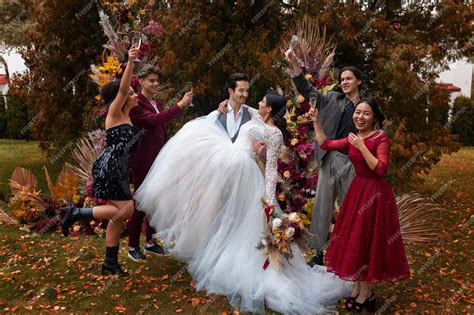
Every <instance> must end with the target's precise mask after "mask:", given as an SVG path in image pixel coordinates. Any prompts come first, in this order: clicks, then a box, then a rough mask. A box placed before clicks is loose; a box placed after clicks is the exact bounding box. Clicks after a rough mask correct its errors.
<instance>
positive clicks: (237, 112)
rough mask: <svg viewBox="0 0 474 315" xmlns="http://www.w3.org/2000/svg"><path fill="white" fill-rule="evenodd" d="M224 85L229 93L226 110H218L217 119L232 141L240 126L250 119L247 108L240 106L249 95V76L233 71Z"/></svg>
mask: <svg viewBox="0 0 474 315" xmlns="http://www.w3.org/2000/svg"><path fill="white" fill-rule="evenodd" d="M226 87H227V91H228V93H229V99H228V101H227V104H226V107H225V109H226V112H223V111H220V113H219V116H218V121H219V122H220V123H221V124H222V126H223V127H224V129H225V130H226V131H227V134H228V135H229V137H230V139H231V140H232V142H234V141H235V139H237V137H238V135H239V131H240V127H241V126H242V125H243V124H245V123H246V122H248V121H249V120H250V119H251V116H250V113H249V111H248V109H246V108H245V107H243V106H242V105H244V104H245V101H246V100H247V97H248V96H249V89H250V83H249V78H248V76H247V75H246V74H244V73H234V74H232V75H231V76H230V77H229V79H228V80H227V84H226Z"/></svg>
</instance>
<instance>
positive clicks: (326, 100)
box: [286, 51, 362, 266]
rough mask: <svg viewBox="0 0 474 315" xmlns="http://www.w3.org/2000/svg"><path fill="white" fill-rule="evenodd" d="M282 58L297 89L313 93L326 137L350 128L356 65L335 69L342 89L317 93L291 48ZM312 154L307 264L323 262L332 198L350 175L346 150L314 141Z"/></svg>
mask: <svg viewBox="0 0 474 315" xmlns="http://www.w3.org/2000/svg"><path fill="white" fill-rule="evenodd" d="M286 58H287V60H288V62H289V64H290V66H291V68H292V70H293V74H292V78H293V82H294V83H295V86H296V89H297V90H298V92H299V93H300V94H301V95H302V96H303V97H304V98H305V99H309V96H310V94H312V93H316V95H317V103H316V107H317V109H318V111H319V115H320V120H321V126H322V128H323V130H324V133H325V134H326V136H327V138H328V139H342V138H345V137H347V136H348V134H349V132H353V130H351V129H352V126H353V122H352V115H353V114H354V110H355V106H356V105H357V103H358V102H359V100H360V95H359V86H360V84H361V83H362V72H361V71H360V70H359V69H357V68H356V67H352V66H349V67H345V68H343V69H341V71H339V77H338V80H339V84H340V85H341V87H342V91H343V93H339V92H329V93H328V94H326V95H323V94H321V93H320V92H319V91H318V90H317V89H315V88H314V87H313V86H312V85H311V84H310V83H309V82H308V81H307V80H306V79H305V77H304V74H303V73H302V71H301V68H300V65H299V63H298V60H297V58H296V56H295V54H294V52H293V51H288V52H287V53H286ZM315 155H316V158H317V159H318V164H319V177H318V185H317V188H316V198H315V205H314V210H313V216H312V219H311V227H310V231H311V233H313V234H314V237H313V239H312V240H311V244H310V245H311V247H313V248H315V249H317V250H318V252H317V254H316V256H314V257H313V258H312V259H311V261H310V262H309V264H310V265H311V266H313V265H315V264H318V265H322V264H323V249H324V248H325V247H326V243H327V241H328V233H329V227H330V225H331V218H332V211H333V209H334V201H335V200H336V198H337V196H338V195H339V197H340V199H341V201H342V200H343V199H344V196H345V195H346V192H347V189H348V188H349V185H350V184H351V182H352V179H353V178H354V175H355V171H354V166H353V165H352V163H351V161H350V160H349V156H348V152H347V151H343V150H341V151H329V152H327V151H324V150H322V149H321V148H320V147H319V146H318V145H317V144H316V145H315Z"/></svg>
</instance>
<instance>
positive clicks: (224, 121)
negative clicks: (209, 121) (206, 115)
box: [217, 107, 252, 142]
mask: <svg viewBox="0 0 474 315" xmlns="http://www.w3.org/2000/svg"><path fill="white" fill-rule="evenodd" d="M242 109H243V111H242V120H241V122H240V126H239V129H238V130H237V132H236V134H235V135H234V137H233V138H230V139H231V140H232V142H235V140H236V139H237V137H238V136H239V132H240V127H242V125H243V124H245V123H246V122H248V121H249V120H250V119H252V116H250V113H249V110H248V109H247V108H245V107H243V108H242ZM217 120H218V121H219V122H220V123H221V124H222V127H224V129H225V130H226V131H228V130H227V114H224V113H219V116H218V117H217Z"/></svg>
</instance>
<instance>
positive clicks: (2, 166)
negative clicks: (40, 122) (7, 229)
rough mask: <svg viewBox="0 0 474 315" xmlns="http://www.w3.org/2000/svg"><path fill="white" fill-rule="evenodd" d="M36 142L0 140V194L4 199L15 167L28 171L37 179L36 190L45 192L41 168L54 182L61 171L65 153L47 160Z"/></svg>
mask: <svg viewBox="0 0 474 315" xmlns="http://www.w3.org/2000/svg"><path fill="white" fill-rule="evenodd" d="M38 145H39V142H38V141H29V142H26V141H24V140H8V139H0V193H2V194H3V195H4V196H5V197H6V198H7V197H8V195H9V194H10V193H11V192H10V186H9V181H8V180H9V179H10V177H11V176H12V173H13V170H14V169H15V167H23V168H26V169H29V170H30V171H32V172H33V174H34V175H35V176H36V178H37V179H38V188H39V189H41V190H42V191H43V192H47V187H48V186H47V184H46V178H45V176H44V170H43V167H44V166H46V167H47V168H48V171H49V174H50V176H51V179H52V180H53V181H55V179H56V176H57V175H58V174H59V172H60V171H61V168H62V166H63V164H64V161H65V159H66V158H67V157H68V155H67V153H69V152H66V154H64V155H53V156H52V157H50V158H47V157H46V156H45V155H43V154H42V153H41V151H40V149H39V148H38Z"/></svg>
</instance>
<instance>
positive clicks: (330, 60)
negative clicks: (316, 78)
mask: <svg viewBox="0 0 474 315" xmlns="http://www.w3.org/2000/svg"><path fill="white" fill-rule="evenodd" d="M334 55H335V53H334V51H333V52H332V53H331V54H330V55H329V56H327V57H326V60H324V62H323V65H322V66H321V68H320V69H319V75H320V76H324V75H325V74H326V72H327V71H328V70H329V68H330V67H331V65H332V63H333V61H334Z"/></svg>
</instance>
